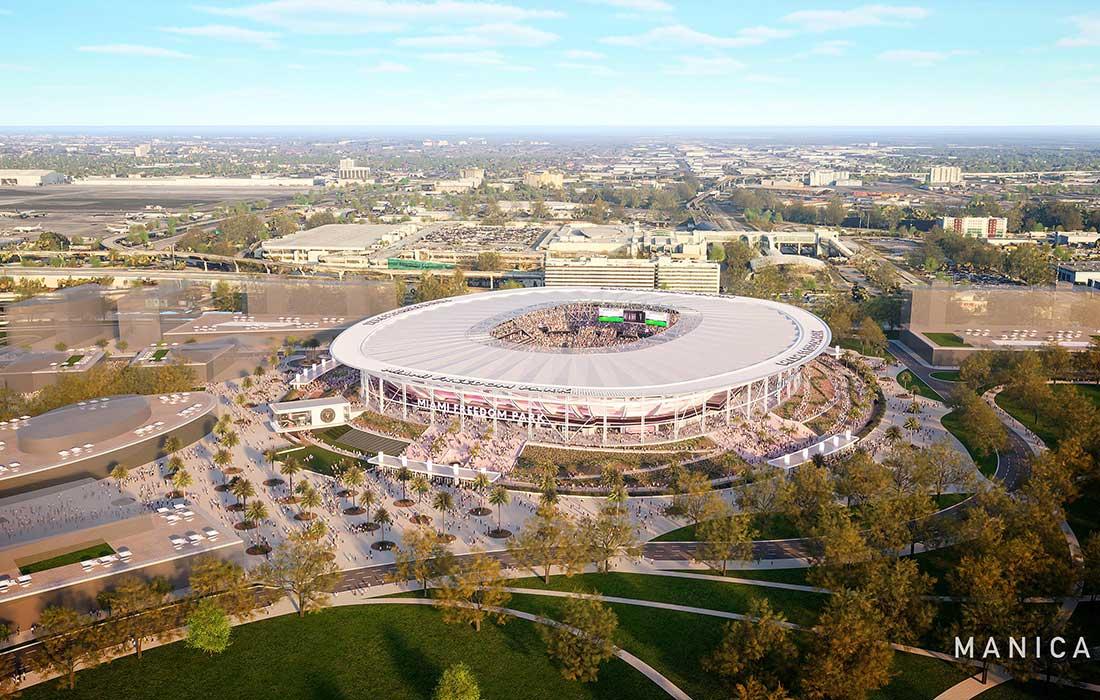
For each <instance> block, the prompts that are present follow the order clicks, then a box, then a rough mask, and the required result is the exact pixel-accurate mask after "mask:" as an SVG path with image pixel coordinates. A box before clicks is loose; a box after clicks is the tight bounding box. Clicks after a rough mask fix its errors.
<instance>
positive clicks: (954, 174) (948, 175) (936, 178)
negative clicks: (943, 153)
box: [928, 165, 963, 185]
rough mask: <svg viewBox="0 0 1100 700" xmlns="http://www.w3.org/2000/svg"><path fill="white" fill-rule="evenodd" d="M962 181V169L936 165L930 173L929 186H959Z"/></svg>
mask: <svg viewBox="0 0 1100 700" xmlns="http://www.w3.org/2000/svg"><path fill="white" fill-rule="evenodd" d="M962 181H963V174H962V168H960V167H957V166H953V165H936V166H933V167H932V169H931V170H929V171H928V184H929V185H958V184H961V183H962Z"/></svg>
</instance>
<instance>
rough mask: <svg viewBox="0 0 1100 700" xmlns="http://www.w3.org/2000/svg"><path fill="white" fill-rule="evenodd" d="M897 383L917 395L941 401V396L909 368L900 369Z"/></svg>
mask: <svg viewBox="0 0 1100 700" xmlns="http://www.w3.org/2000/svg"><path fill="white" fill-rule="evenodd" d="M898 384H900V385H901V386H902V387H904V388H905V390H906V391H908V392H909V393H911V394H916V395H917V396H923V397H924V398H926V399H931V400H932V401H940V402H942V401H943V397H942V396H940V395H939V393H938V392H937V391H936V390H935V389H933V388H932V387H930V386H928V385H927V384H925V383H924V380H923V379H921V378H920V377H918V376H917V375H915V374H913V373H912V372H910V371H909V370H902V371H901V372H900V373H898Z"/></svg>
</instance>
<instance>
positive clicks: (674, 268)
mask: <svg viewBox="0 0 1100 700" xmlns="http://www.w3.org/2000/svg"><path fill="white" fill-rule="evenodd" d="M719 274H720V268H719V265H718V263H713V262H706V261H699V260H673V259H672V258H671V257H668V256H661V257H658V258H654V259H638V258H606V257H591V258H579V259H561V258H552V257H547V259H546V263H545V281H546V286H547V287H621V288H627V289H666V290H669V291H676V292H708V293H717V292H718V283H719Z"/></svg>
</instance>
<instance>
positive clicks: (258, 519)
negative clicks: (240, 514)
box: [244, 501, 268, 526]
mask: <svg viewBox="0 0 1100 700" xmlns="http://www.w3.org/2000/svg"><path fill="white" fill-rule="evenodd" d="M267 516H268V512H267V506H266V505H264V502H263V501H252V503H250V504H249V506H248V507H247V508H245V510H244V519H245V521H247V522H248V523H250V524H251V525H253V526H257V525H259V524H260V523H262V522H263V521H265V520H267Z"/></svg>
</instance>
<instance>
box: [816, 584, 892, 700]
mask: <svg viewBox="0 0 1100 700" xmlns="http://www.w3.org/2000/svg"><path fill="white" fill-rule="evenodd" d="M814 631H815V632H816V634H814V635H813V637H812V639H811V640H810V649H809V652H808V654H807V657H806V659H805V660H804V662H803V663H804V666H805V672H804V674H803V678H802V691H803V695H804V696H805V697H806V698H808V699H809V700H825V699H826V698H827V699H829V700H861V699H862V698H865V697H867V695H868V694H869V693H871V692H872V691H874V690H877V689H878V688H881V687H882V686H884V685H886V684H887V683H889V682H890V675H891V674H890V665H891V664H892V663H893V659H894V651H893V649H892V648H891V647H890V643H889V641H888V640H887V639H886V637H885V636H884V633H885V629H884V627H883V624H882V616H881V615H880V614H879V612H878V611H877V610H876V609H875V607H874V606H873V605H872V603H871V601H870V600H869V599H868V598H866V597H864V596H862V595H860V594H859V593H857V592H854V591H847V590H844V591H838V592H836V593H834V594H833V595H832V596H831V597H830V598H829V601H828V602H827V603H826V605H825V610H824V612H823V613H822V614H821V617H820V618H819V619H818V622H817V625H815V627H814Z"/></svg>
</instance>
